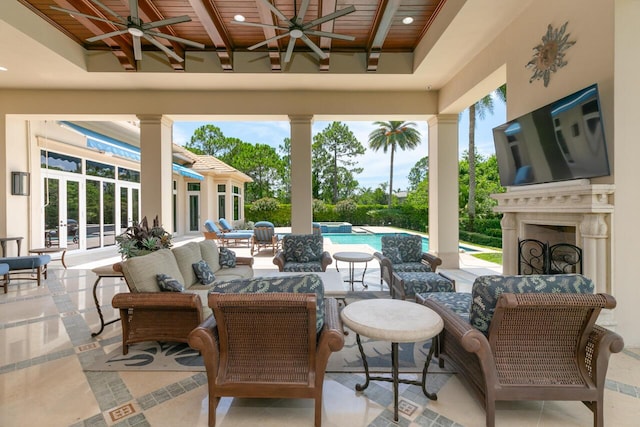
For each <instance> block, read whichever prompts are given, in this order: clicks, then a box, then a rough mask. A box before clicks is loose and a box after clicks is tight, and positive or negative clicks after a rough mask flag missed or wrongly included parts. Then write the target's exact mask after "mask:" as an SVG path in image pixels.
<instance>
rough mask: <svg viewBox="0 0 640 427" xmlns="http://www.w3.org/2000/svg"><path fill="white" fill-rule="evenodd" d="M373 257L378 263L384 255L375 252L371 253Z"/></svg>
mask: <svg viewBox="0 0 640 427" xmlns="http://www.w3.org/2000/svg"><path fill="white" fill-rule="evenodd" d="M373 257H374V258H375V259H377V260H378V262H382V258H383V257H384V255H382V252H378V251H376V252H374V253H373Z"/></svg>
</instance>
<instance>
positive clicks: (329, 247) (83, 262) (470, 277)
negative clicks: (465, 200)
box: [65, 226, 502, 292]
mask: <svg viewBox="0 0 640 427" xmlns="http://www.w3.org/2000/svg"><path fill="white" fill-rule="evenodd" d="M354 228H361V229H364V230H366V231H368V232H371V233H399V232H411V231H408V230H403V229H398V228H393V227H369V226H367V227H360V226H358V227H354ZM290 232H291V229H290V228H289V227H276V233H290ZM414 234H420V235H421V236H424V237H428V235H427V234H423V233H415V232H414ZM200 240H203V237H202V235H201V234H192V235H187V236H180V237H176V238H175V239H174V246H181V245H184V244H185V243H188V242H191V241H200ZM468 246H471V245H468ZM231 249H232V250H234V251H235V252H236V254H237V255H238V256H251V251H250V248H248V247H247V246H244V245H243V246H238V247H232V248H231ZM324 249H325V250H326V251H328V252H329V253H330V254H332V255H333V254H334V253H335V252H340V251H357V252H366V253H370V254H373V253H374V252H375V249H374V248H372V247H371V246H369V245H366V244H347V245H345V244H333V243H331V241H330V240H329V239H325V242H324ZM478 249H479V250H481V251H485V250H484V249H483V248H478ZM272 260H273V253H272V252H271V251H270V250H266V249H265V250H262V251H260V252H259V253H256V254H255V255H254V265H253V268H254V270H255V275H260V274H261V273H262V272H269V271H273V270H275V269H277V267H276V266H275V265H274V264H273V262H272ZM65 261H66V264H67V266H69V268H70V269H86V270H90V269H92V268H95V267H99V266H103V265H109V264H113V263H116V262H118V261H120V255H119V254H118V253H117V249H116V247H110V248H104V249H96V250H92V251H83V252H77V253H69V252H68V253H67V255H66V257H65ZM343 266H344V269H343V268H342V267H343ZM338 267H339V268H340V272H344V273H345V274H346V272H347V271H348V269H347V268H346V264H344V265H343V263H340V265H339V266H338ZM363 267H364V264H356V275H358V274H362V271H363ZM328 268H329V269H335V268H336V262H335V260H334V262H333V264H331V265H330V266H329V267H328ZM439 270H441V271H442V272H443V273H445V274H447V275H448V276H450V277H451V278H453V279H455V281H456V288H457V290H458V291H459V292H470V291H471V285H472V283H473V281H474V279H475V277H476V276H481V275H487V274H502V266H501V265H499V264H495V263H491V262H487V261H483V260H480V259H478V258H475V257H473V256H472V255H469V254H467V253H464V252H461V253H460V269H439ZM365 283H367V284H368V285H370V286H369V288H368V289H369V290H373V291H378V290H388V288H387V286H386V285H384V286H383V287H382V289H381V288H380V265H379V264H378V263H377V262H376V261H375V260H374V261H371V262H369V263H368V264H367V271H366V275H365ZM356 287H357V285H356Z"/></svg>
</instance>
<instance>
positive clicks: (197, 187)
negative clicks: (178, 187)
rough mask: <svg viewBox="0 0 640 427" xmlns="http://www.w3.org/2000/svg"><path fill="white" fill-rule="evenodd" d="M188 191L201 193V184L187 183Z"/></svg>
mask: <svg viewBox="0 0 640 427" xmlns="http://www.w3.org/2000/svg"><path fill="white" fill-rule="evenodd" d="M187 191H200V183H199V182H188V183H187Z"/></svg>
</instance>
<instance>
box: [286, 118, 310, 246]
mask: <svg viewBox="0 0 640 427" xmlns="http://www.w3.org/2000/svg"><path fill="white" fill-rule="evenodd" d="M289 122H290V123H291V232H292V233H297V234H311V233H312V232H313V230H312V226H311V222H312V221H313V195H312V193H313V192H312V190H311V188H312V187H311V125H312V124H313V116H311V115H290V116H289Z"/></svg>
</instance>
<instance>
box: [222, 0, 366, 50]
mask: <svg viewBox="0 0 640 427" xmlns="http://www.w3.org/2000/svg"><path fill="white" fill-rule="evenodd" d="M259 1H261V2H262V3H264V5H265V6H266V7H268V8H269V9H270V10H271V11H272V12H273V13H274V15H276V16H277V17H278V19H279V20H280V21H282V22H284V24H283V25H271V24H262V23H255V22H245V21H242V20H238V17H236V19H235V20H233V21H231V22H232V23H234V24H240V25H249V26H254V27H264V28H272V29H274V30H276V31H284V33H282V34H278V35H277V36H274V37H271V38H269V39H267V40H265V41H263V42H260V43H257V44H254V45H253V46H249V47H248V49H249V50H254V49H257V48H259V47H260V46H264V45H266V44H267V43H269V42H272V41H274V40H279V39H281V38H283V37H286V36H289V44H288V45H287V51H286V53H285V55H284V62H289V61H290V60H291V54H292V53H293V48H294V47H295V45H296V41H297V40H298V39H300V40H302V41H303V42H304V43H305V44H306V45H307V46H309V48H311V50H313V51H314V52H315V53H316V54H317V55H318V56H319V57H320V58H322V59H326V58H328V56H327V54H326V53H324V52H323V51H322V49H320V48H319V47H318V45H316V44H315V43H314V42H312V41H311V40H310V39H309V37H308V36H320V37H329V38H332V39H340V40H348V41H353V40H355V39H356V38H355V37H353V36H346V35H343V34H336V33H329V32H326V31H318V30H314V29H313V27H316V26H318V25H320V24H323V23H325V22H327V21H331V20H333V19H337V18H340V17H341V16H344V15H347V14H349V13H352V12H355V11H356V8H355V7H354V6H353V5H350V6H349V7H345V8H344V9H341V10H337V11H335V12H333V13H330V14H328V15H325V16H322V17H320V18H318V19H314V20H313V21H309V22H307V23H305V22H304V15H305V14H306V13H307V8H308V7H309V2H310V0H302V3H301V4H300V9H299V10H297V6H296V2H295V0H294V3H293V4H294V6H293V8H294V11H295V13H296V14H295V16H293V17H292V18H287V17H286V16H285V15H284V14H283V13H282V12H281V11H280V10H279V9H278V8H277V7H275V6H274V5H273V4H271V2H270V1H269V0H259ZM240 19H242V18H240Z"/></svg>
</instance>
